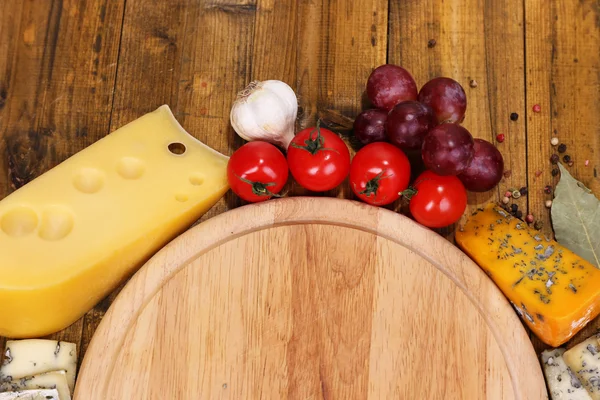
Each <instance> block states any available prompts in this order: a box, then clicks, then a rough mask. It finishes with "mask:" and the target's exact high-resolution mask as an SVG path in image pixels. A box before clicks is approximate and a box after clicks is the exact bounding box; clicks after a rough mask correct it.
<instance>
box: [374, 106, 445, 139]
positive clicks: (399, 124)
mask: <svg viewBox="0 0 600 400" xmlns="http://www.w3.org/2000/svg"><path fill="white" fill-rule="evenodd" d="M435 125H436V121H435V117H434V116H433V111H432V110H431V108H429V107H427V106H426V105H423V104H421V103H419V102H418V101H403V102H402V103H398V104H396V106H394V108H392V111H390V113H389V114H388V118H387V123H386V128H385V129H386V134H387V137H388V139H389V140H390V142H392V144H395V145H396V146H398V147H400V148H402V149H405V150H407V149H420V148H421V145H422V144H423V138H424V137H425V135H427V132H429V130H430V129H432V128H433V127H434V126H435Z"/></svg>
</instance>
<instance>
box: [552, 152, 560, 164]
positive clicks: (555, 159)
mask: <svg viewBox="0 0 600 400" xmlns="http://www.w3.org/2000/svg"><path fill="white" fill-rule="evenodd" d="M559 160H560V157H558V154H552V155H551V156H550V162H551V163H552V164H556V163H558V161H559Z"/></svg>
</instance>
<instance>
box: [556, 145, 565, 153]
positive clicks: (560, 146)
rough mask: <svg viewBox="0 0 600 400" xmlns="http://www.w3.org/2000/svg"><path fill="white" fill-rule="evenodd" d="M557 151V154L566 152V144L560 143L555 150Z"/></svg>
mask: <svg viewBox="0 0 600 400" xmlns="http://www.w3.org/2000/svg"><path fill="white" fill-rule="evenodd" d="M557 150H558V152H559V153H564V152H565V151H567V145H566V144H564V143H561V144H560V145H559V146H558V149H557Z"/></svg>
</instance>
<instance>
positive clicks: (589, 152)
mask: <svg viewBox="0 0 600 400" xmlns="http://www.w3.org/2000/svg"><path fill="white" fill-rule="evenodd" d="M525 16H526V22H527V25H526V36H525V38H526V43H525V47H526V50H527V52H526V79H527V107H526V110H527V119H526V120H527V137H528V143H527V159H528V163H529V188H530V191H529V209H530V210H531V211H532V213H533V214H534V215H535V217H536V219H540V220H541V221H543V222H544V228H543V232H544V233H546V234H550V233H551V232H552V229H551V225H550V213H549V211H548V210H547V209H546V208H545V206H544V202H545V200H547V199H551V198H552V196H551V195H548V194H545V193H544V186H546V185H551V186H552V187H554V186H555V185H556V183H558V180H559V176H556V177H553V176H552V175H551V170H552V168H553V167H552V165H551V163H550V162H549V157H550V155H551V154H553V153H557V151H556V148H553V147H552V146H551V144H550V139H551V138H552V137H558V138H559V141H560V142H561V143H564V144H566V145H567V151H566V152H565V153H564V154H561V162H563V165H564V161H563V160H562V156H564V155H565V154H568V155H570V156H571V157H572V159H573V161H574V164H573V166H572V167H567V169H568V170H569V171H570V173H571V174H572V175H573V176H574V177H575V178H576V179H578V180H580V181H582V182H583V183H584V184H585V185H587V186H588V187H590V188H591V189H592V190H593V191H594V193H595V195H596V196H599V197H600V177H598V170H599V169H600V125H598V115H600V92H599V91H598V87H599V85H600V81H599V80H600V51H599V49H600V29H598V27H599V21H600V8H598V4H597V3H596V2H594V1H592V0H589V1H579V2H563V1H559V0H553V1H551V2H548V4H547V5H546V6H545V7H539V4H538V3H537V2H536V1H530V0H526V1H525ZM536 104H539V105H540V107H541V112H539V113H534V112H533V111H532V108H533V106H534V105H536ZM586 160H589V162H588V165H587V166H586V165H585V163H586ZM535 171H541V175H540V176H539V177H537V178H536V176H535V175H536V174H535ZM598 328H600V318H597V319H596V320H594V321H592V322H591V323H590V324H588V326H587V327H586V328H585V329H583V330H582V331H581V332H580V333H578V334H577V335H576V336H575V337H574V338H573V339H572V340H571V341H570V342H569V344H568V346H571V345H573V344H575V343H578V342H580V341H582V340H583V339H584V338H587V337H588V336H590V335H591V334H592V333H594V332H595V331H596V330H597V329H598ZM533 341H534V345H535V347H536V349H537V350H538V351H542V350H543V349H545V348H547V346H545V345H544V344H543V343H541V342H540V341H539V340H537V339H536V338H533Z"/></svg>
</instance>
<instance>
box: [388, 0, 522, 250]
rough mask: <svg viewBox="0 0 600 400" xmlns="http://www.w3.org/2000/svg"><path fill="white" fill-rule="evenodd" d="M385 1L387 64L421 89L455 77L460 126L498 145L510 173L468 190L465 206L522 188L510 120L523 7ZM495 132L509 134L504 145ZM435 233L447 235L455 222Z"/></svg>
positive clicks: (517, 130) (517, 87)
mask: <svg viewBox="0 0 600 400" xmlns="http://www.w3.org/2000/svg"><path fill="white" fill-rule="evenodd" d="M390 4H391V9H390V36H389V40H390V46H389V50H388V61H389V63H392V64H398V65H401V66H403V67H405V68H407V69H408V70H409V71H410V72H411V73H412V74H413V76H414V77H415V80H416V81H417V85H418V86H419V88H420V87H421V86H422V85H424V84H425V83H426V82H427V81H428V80H430V79H432V78H435V77H437V76H447V77H450V78H452V79H455V80H456V81H458V82H459V83H460V84H461V85H462V86H463V88H464V89H465V92H466V94H467V112H466V117H465V120H464V122H463V126H464V127H465V128H467V129H468V130H469V131H470V132H471V134H472V135H473V137H476V138H482V139H485V140H488V141H490V142H492V143H494V144H496V145H497V147H498V149H499V150H500V152H501V153H502V155H503V157H504V162H505V170H510V171H511V175H510V176H509V177H507V178H504V179H503V181H502V182H501V183H500V184H499V185H498V188H497V189H494V190H491V191H489V192H486V193H469V209H471V210H473V209H475V208H477V207H478V206H480V205H482V204H485V203H487V202H489V201H496V200H499V194H500V193H504V191H505V190H506V188H508V187H517V188H520V187H522V186H525V184H526V174H527V165H526V161H525V124H524V118H521V119H520V120H518V121H517V122H511V121H510V119H509V115H510V113H511V112H517V113H519V114H523V110H524V104H525V102H524V75H523V74H524V48H523V8H522V7H521V6H516V7H515V3H514V2H513V1H510V0H500V1H485V2H483V1H481V0H469V1H464V2H458V3H457V2H439V1H435V0H428V1H420V2H410V1H405V2H394V1H392V2H391V3H390ZM430 41H431V42H430ZM433 41H435V44H434V45H433ZM472 80H473V81H475V82H476V84H477V86H476V87H471V81H472ZM498 133H504V134H505V135H506V141H505V142H503V143H502V144H498V143H497V142H496V140H495V137H496V134H498ZM521 204H524V201H523V200H521V201H520V202H519V205H521ZM467 215H468V213H467ZM440 232H441V233H443V234H445V235H446V236H447V237H448V238H449V239H451V238H452V236H453V234H452V232H453V227H450V228H448V229H443V230H440Z"/></svg>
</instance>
